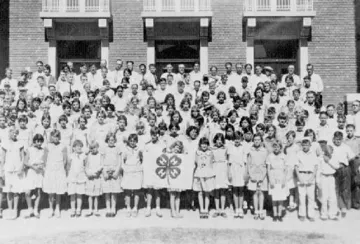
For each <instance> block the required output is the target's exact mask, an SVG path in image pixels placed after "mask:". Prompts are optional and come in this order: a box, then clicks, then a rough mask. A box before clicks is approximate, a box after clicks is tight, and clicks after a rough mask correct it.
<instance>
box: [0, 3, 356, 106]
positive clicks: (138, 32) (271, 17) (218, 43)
mask: <svg viewBox="0 0 360 244" xmlns="http://www.w3.org/2000/svg"><path fill="white" fill-rule="evenodd" d="M279 2H282V5H281V6H280V5H279ZM1 5H2V6H1V7H3V6H4V7H5V9H8V16H6V15H2V17H3V16H5V18H6V19H7V18H8V20H9V21H8V25H6V23H4V21H2V28H1V29H2V31H3V32H2V38H1V42H0V47H1V49H2V50H4V51H3V52H2V55H1V56H0V58H1V67H0V68H1V70H3V69H4V68H5V67H6V66H8V65H9V66H10V67H11V68H13V70H14V76H15V77H16V76H18V75H19V72H20V70H21V69H23V68H24V67H26V66H31V67H32V69H33V70H34V69H35V63H36V61H37V60H42V61H44V62H45V63H49V64H50V65H51V66H52V68H53V73H54V72H58V70H59V67H60V65H61V64H62V63H63V62H66V61H67V60H72V61H74V62H75V63H76V62H80V61H86V60H88V61H89V63H90V62H99V61H100V59H101V58H105V59H107V60H108V63H109V68H110V69H112V68H113V67H114V64H115V61H116V59H117V58H122V59H123V60H133V61H134V62H135V65H136V66H137V65H139V64H141V63H145V64H149V63H151V62H155V63H157V65H158V67H159V69H160V67H162V66H164V65H165V64H166V63H167V62H172V63H174V64H175V66H176V64H178V63H185V64H186V65H187V66H189V67H190V66H191V63H192V62H193V61H194V60H198V61H200V62H201V67H202V69H208V68H209V67H211V66H212V65H216V66H217V67H218V68H219V71H220V72H222V71H223V70H224V63H225V62H228V61H229V62H233V63H236V62H242V63H252V64H257V63H259V64H265V63H267V64H269V65H271V66H273V67H274V68H275V70H276V71H277V72H278V73H283V72H284V71H285V70H284V68H285V67H286V66H287V65H288V64H290V63H293V64H295V65H296V67H297V73H300V72H301V73H302V74H301V75H303V73H304V72H305V67H304V64H306V63H313V64H314V65H315V72H316V73H318V74H320V75H321V77H322V78H323V81H324V84H325V92H324V94H325V95H324V99H325V103H327V102H337V101H339V100H342V99H343V98H344V95H345V94H347V93H354V92H357V89H358V82H357V80H358V77H357V69H358V68H357V55H356V53H357V49H356V47H357V45H356V36H357V35H356V19H357V18H356V12H355V9H356V8H355V4H354V2H353V1H346V0H332V1H326V0H282V1H276V0H244V1H243V0H139V1H134V0H109V2H108V0H43V1H40V0H38V1H33V0H11V1H1ZM64 5H67V6H65V8H64ZM70 5H71V6H70ZM89 5H91V6H95V7H96V6H97V8H95V9H91V8H90V7H91V6H90V7H89ZM69 6H70V7H71V9H70V7H69ZM99 6H100V7H99ZM66 7H67V8H66ZM84 43H85V44H86V45H85V44H84ZM79 45H80V46H86V47H87V49H84V50H82V51H79V50H78V47H79ZM69 50H72V51H69ZM7 52H8V54H7ZM176 53H178V55H179V58H177V57H175V56H174V55H175V54H176ZM202 71H203V72H206V70H202Z"/></svg>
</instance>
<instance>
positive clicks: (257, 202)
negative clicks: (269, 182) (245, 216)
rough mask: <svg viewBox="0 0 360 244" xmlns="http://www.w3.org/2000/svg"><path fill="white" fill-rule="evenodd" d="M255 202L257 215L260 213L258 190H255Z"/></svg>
mask: <svg viewBox="0 0 360 244" xmlns="http://www.w3.org/2000/svg"><path fill="white" fill-rule="evenodd" d="M253 202H254V210H255V215H256V214H259V196H258V192H257V191H255V192H254V195H253Z"/></svg>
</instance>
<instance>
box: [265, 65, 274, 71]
mask: <svg viewBox="0 0 360 244" xmlns="http://www.w3.org/2000/svg"><path fill="white" fill-rule="evenodd" d="M264 70H268V71H271V72H274V69H273V68H271V67H270V66H265V67H264Z"/></svg>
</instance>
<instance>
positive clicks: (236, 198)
mask: <svg viewBox="0 0 360 244" xmlns="http://www.w3.org/2000/svg"><path fill="white" fill-rule="evenodd" d="M233 198H234V205H235V213H236V214H237V213H238V211H239V190H238V188H237V187H234V188H233Z"/></svg>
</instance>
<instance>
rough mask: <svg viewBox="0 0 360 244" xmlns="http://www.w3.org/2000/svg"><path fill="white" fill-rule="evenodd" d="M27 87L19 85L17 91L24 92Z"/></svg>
mask: <svg viewBox="0 0 360 244" xmlns="http://www.w3.org/2000/svg"><path fill="white" fill-rule="evenodd" d="M27 90H28V89H27V88H26V87H19V92H26V91H27Z"/></svg>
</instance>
